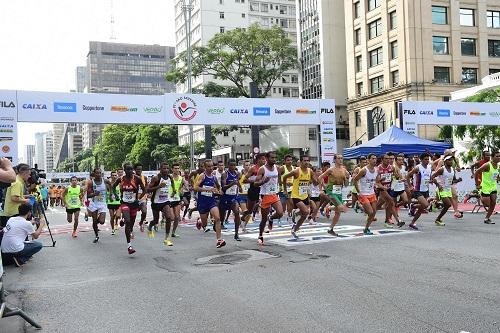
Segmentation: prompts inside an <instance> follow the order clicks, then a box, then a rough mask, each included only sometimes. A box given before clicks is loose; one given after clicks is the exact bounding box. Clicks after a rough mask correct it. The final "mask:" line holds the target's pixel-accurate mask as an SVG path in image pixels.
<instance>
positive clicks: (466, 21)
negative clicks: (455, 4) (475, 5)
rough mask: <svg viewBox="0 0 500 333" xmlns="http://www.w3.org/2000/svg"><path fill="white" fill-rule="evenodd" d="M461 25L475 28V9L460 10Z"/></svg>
mask: <svg viewBox="0 0 500 333" xmlns="http://www.w3.org/2000/svg"><path fill="white" fill-rule="evenodd" d="M460 25H464V26H467V27H473V26H474V9H468V8H460Z"/></svg>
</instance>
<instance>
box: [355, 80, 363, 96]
mask: <svg viewBox="0 0 500 333" xmlns="http://www.w3.org/2000/svg"><path fill="white" fill-rule="evenodd" d="M356 93H357V95H358V96H361V95H363V82H358V83H356Z"/></svg>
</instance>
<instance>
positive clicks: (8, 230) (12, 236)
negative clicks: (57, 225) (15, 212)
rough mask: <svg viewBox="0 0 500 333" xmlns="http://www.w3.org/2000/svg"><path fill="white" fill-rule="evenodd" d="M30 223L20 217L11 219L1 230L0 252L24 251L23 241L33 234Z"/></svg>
mask: <svg viewBox="0 0 500 333" xmlns="http://www.w3.org/2000/svg"><path fill="white" fill-rule="evenodd" d="M34 231H35V230H34V228H33V225H32V224H31V222H29V221H28V220H26V219H25V218H24V217H22V216H15V217H11V218H10V219H9V221H7V225H6V226H5V228H3V239H2V252H3V253H17V252H19V251H22V250H23V249H24V240H25V239H26V237H27V236H29V235H31V234H32V233H33V232H34Z"/></svg>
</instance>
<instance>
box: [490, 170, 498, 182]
mask: <svg viewBox="0 0 500 333" xmlns="http://www.w3.org/2000/svg"><path fill="white" fill-rule="evenodd" d="M491 180H492V181H494V182H496V181H497V180H498V172H493V173H492V174H491Z"/></svg>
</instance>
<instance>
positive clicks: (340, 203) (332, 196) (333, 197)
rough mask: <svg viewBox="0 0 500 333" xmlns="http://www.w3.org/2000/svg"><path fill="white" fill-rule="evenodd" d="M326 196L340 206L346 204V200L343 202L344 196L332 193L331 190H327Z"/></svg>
mask: <svg viewBox="0 0 500 333" xmlns="http://www.w3.org/2000/svg"><path fill="white" fill-rule="evenodd" d="M325 194H326V195H327V196H329V197H330V198H331V199H333V200H335V201H336V202H337V204H339V205H342V203H343V202H344V200H342V194H338V193H332V191H331V190H326V192H325Z"/></svg>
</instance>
